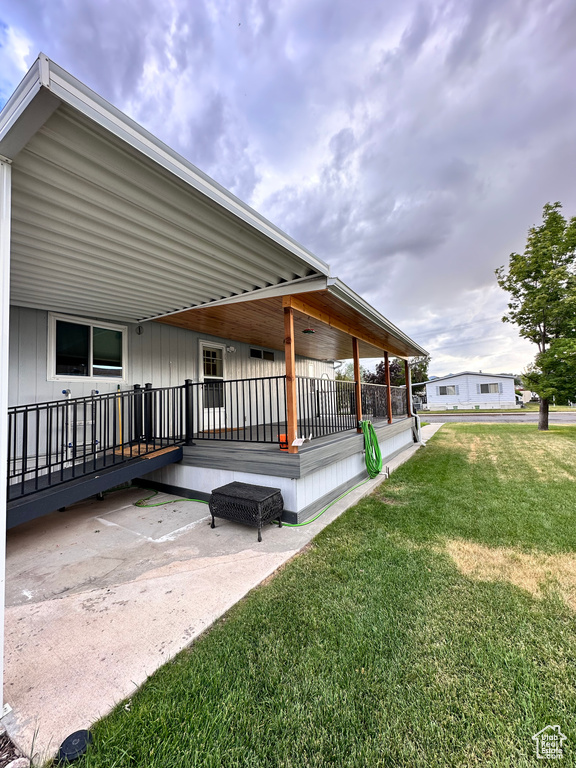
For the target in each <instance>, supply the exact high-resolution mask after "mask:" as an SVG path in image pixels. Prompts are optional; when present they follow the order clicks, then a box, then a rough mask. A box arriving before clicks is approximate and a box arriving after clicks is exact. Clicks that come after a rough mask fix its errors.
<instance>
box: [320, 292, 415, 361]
mask: <svg viewBox="0 0 576 768" xmlns="http://www.w3.org/2000/svg"><path fill="white" fill-rule="evenodd" d="M327 282H328V285H327V287H328V291H329V293H332V294H333V295H334V296H337V297H338V298H339V299H340V300H341V301H343V302H344V303H346V304H348V306H350V307H352V308H353V309H355V310H356V311H357V312H359V313H361V314H362V315H364V317H366V318H368V319H369V320H371V321H372V322H373V323H375V324H376V325H378V326H379V327H380V328H382V330H384V331H386V332H387V333H390V334H391V335H393V336H394V337H395V338H397V339H398V340H400V341H403V342H404V343H405V344H406V345H408V346H409V347H412V350H413V352H412V354H413V355H414V356H419V355H426V356H427V355H428V354H429V353H428V352H427V351H426V350H425V349H424V347H421V346H420V345H419V344H417V343H416V342H415V341H414V340H413V339H411V338H410V337H409V336H407V335H406V334H405V333H404V332H403V331H401V330H400V329H399V328H398V327H397V326H396V325H394V323H391V322H390V320H388V319H387V318H386V317H384V315H381V314H380V313H379V312H378V311H377V310H375V309H374V307H372V306H371V305H370V304H368V302H367V301H365V300H364V299H363V298H362V297H361V296H359V295H358V294H357V293H355V292H354V291H353V290H352V289H351V288H349V287H348V286H347V285H346V284H345V283H343V282H342V281H341V280H339V279H338V278H337V277H329V278H328V281H327Z"/></svg>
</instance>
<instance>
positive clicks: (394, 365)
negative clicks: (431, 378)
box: [364, 356, 430, 387]
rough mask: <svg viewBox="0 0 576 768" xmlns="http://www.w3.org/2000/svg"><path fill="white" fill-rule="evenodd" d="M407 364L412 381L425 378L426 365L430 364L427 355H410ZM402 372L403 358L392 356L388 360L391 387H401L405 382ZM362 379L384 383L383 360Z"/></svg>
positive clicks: (384, 370)
mask: <svg viewBox="0 0 576 768" xmlns="http://www.w3.org/2000/svg"><path fill="white" fill-rule="evenodd" d="M408 365H409V366H410V378H411V380H412V382H413V383H418V382H419V381H426V380H427V378H428V366H429V365H430V357H429V356H422V357H411V358H410V359H409V360H408ZM404 373H405V369H404V360H399V359H398V358H394V359H393V360H391V361H390V384H391V385H392V386H393V387H402V386H404V384H406V376H405V375H404ZM364 380H365V381H366V382H367V383H368V384H386V366H385V365H384V361H383V360H382V361H381V362H379V363H378V365H377V366H376V370H375V372H374V373H372V372H370V373H367V374H366V377H365V379H364Z"/></svg>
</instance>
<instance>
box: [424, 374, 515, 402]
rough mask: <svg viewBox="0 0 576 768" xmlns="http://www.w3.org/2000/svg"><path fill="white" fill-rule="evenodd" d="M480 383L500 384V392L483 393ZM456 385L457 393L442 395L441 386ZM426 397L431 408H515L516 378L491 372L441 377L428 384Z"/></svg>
mask: <svg viewBox="0 0 576 768" xmlns="http://www.w3.org/2000/svg"><path fill="white" fill-rule="evenodd" d="M480 384H499V390H500V391H499V392H494V393H483V394H481V393H480V392H479V391H478V390H479V388H480V386H479V385H480ZM445 386H455V387H457V394H455V395H440V394H438V391H439V388H440V387H445ZM426 397H427V400H428V403H427V408H428V409H429V410H442V409H443V408H446V409H448V410H452V409H454V407H457V408H475V407H476V406H478V407H479V408H482V409H484V408H486V409H490V408H515V407H516V397H515V394H514V379H513V378H509V377H505V376H495V375H494V376H491V375H490V374H489V373H482V374H470V373H467V374H462V375H460V376H453V377H451V378H449V379H440V380H439V381H437V382H436V381H432V382H430V383H429V384H426Z"/></svg>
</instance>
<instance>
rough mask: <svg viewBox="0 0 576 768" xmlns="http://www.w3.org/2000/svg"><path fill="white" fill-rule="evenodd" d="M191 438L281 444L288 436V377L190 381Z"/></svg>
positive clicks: (188, 423) (187, 394) (188, 403)
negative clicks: (284, 436)
mask: <svg viewBox="0 0 576 768" xmlns="http://www.w3.org/2000/svg"><path fill="white" fill-rule="evenodd" d="M185 388H186V404H187V406H186V412H187V427H186V431H187V434H188V435H192V439H193V440H194V441H196V440H231V441H235V442H248V443H280V442H281V441H282V437H281V436H282V435H285V434H286V431H287V430H286V377H285V376H266V377H264V378H259V379H230V380H226V381H225V380H223V379H208V380H204V381H203V382H200V383H194V382H192V381H187V382H186V384H185Z"/></svg>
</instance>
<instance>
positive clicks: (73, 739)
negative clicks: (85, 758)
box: [57, 731, 92, 764]
mask: <svg viewBox="0 0 576 768" xmlns="http://www.w3.org/2000/svg"><path fill="white" fill-rule="evenodd" d="M90 744H92V734H91V733H90V731H75V732H74V733H72V734H70V736H67V737H66V738H65V739H64V741H63V742H62V744H61V745H60V749H59V750H58V761H57V762H58V763H64V764H66V763H71V762H72V761H73V760H77V759H78V758H79V757H82V755H83V754H84V753H85V752H86V750H87V749H88V747H89V746H90Z"/></svg>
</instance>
